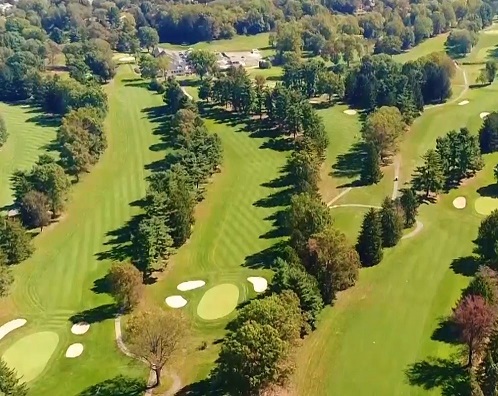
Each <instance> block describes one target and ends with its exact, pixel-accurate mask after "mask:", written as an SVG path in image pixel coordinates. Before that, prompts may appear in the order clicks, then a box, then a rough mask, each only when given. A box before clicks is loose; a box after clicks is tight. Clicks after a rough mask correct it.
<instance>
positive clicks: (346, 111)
mask: <svg viewBox="0 0 498 396" xmlns="http://www.w3.org/2000/svg"><path fill="white" fill-rule="evenodd" d="M344 114H347V115H355V114H356V110H351V109H349V110H344Z"/></svg>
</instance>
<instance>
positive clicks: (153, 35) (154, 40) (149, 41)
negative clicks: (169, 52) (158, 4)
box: [138, 26, 159, 51]
mask: <svg viewBox="0 0 498 396" xmlns="http://www.w3.org/2000/svg"><path fill="white" fill-rule="evenodd" d="M138 39H139V40H140V45H141V46H142V47H143V48H147V51H150V50H151V48H154V47H155V46H156V45H157V44H159V35H158V34H157V30H156V29H154V28H152V27H148V26H142V27H140V28H138Z"/></svg>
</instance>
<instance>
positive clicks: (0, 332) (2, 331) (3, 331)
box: [0, 319, 27, 340]
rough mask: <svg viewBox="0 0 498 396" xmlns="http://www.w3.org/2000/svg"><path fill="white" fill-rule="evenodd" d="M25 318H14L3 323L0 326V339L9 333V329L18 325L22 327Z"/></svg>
mask: <svg viewBox="0 0 498 396" xmlns="http://www.w3.org/2000/svg"><path fill="white" fill-rule="evenodd" d="M26 322H27V320H26V319H14V320H11V321H10V322H7V323H5V324H4V325H2V326H0V340H1V339H2V338H3V337H5V336H6V335H7V334H9V333H10V332H11V331H14V330H16V329H18V328H19V327H23V326H24V325H25V324H26Z"/></svg>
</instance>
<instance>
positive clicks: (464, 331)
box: [453, 295, 496, 367]
mask: <svg viewBox="0 0 498 396" xmlns="http://www.w3.org/2000/svg"><path fill="white" fill-rule="evenodd" d="M453 321H454V322H455V324H456V325H457V326H458V328H459V331H460V341H461V342H463V343H464V344H465V345H466V346H467V353H468V362H467V365H468V366H469V367H471V366H472V362H473V357H474V354H475V353H476V352H477V351H479V350H481V349H482V347H483V346H484V343H485V342H486V338H487V337H489V335H490V334H491V331H492V330H493V326H494V323H495V321H496V310H495V309H494V308H493V307H492V306H491V305H490V304H488V303H487V302H486V300H484V298H482V297H481V296H474V295H469V296H466V297H465V298H464V299H462V300H461V301H460V303H459V304H458V306H457V307H456V308H455V309H454V310H453Z"/></svg>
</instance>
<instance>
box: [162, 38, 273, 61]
mask: <svg viewBox="0 0 498 396" xmlns="http://www.w3.org/2000/svg"><path fill="white" fill-rule="evenodd" d="M269 36H270V35H269V33H260V34H256V35H252V36H240V35H237V36H235V37H234V38H232V39H230V40H214V41H211V42H205V41H203V42H199V43H196V44H192V45H189V44H185V45H176V44H169V43H161V44H159V46H160V47H163V48H168V49H172V50H178V51H185V50H188V49H189V48H194V49H209V50H210V51H219V52H223V51H229V52H230V51H250V50H252V49H254V48H257V49H259V50H263V51H262V55H263V56H268V55H270V54H272V53H273V52H274V51H273V49H271V48H270V47H269V44H268V37H269Z"/></svg>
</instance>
